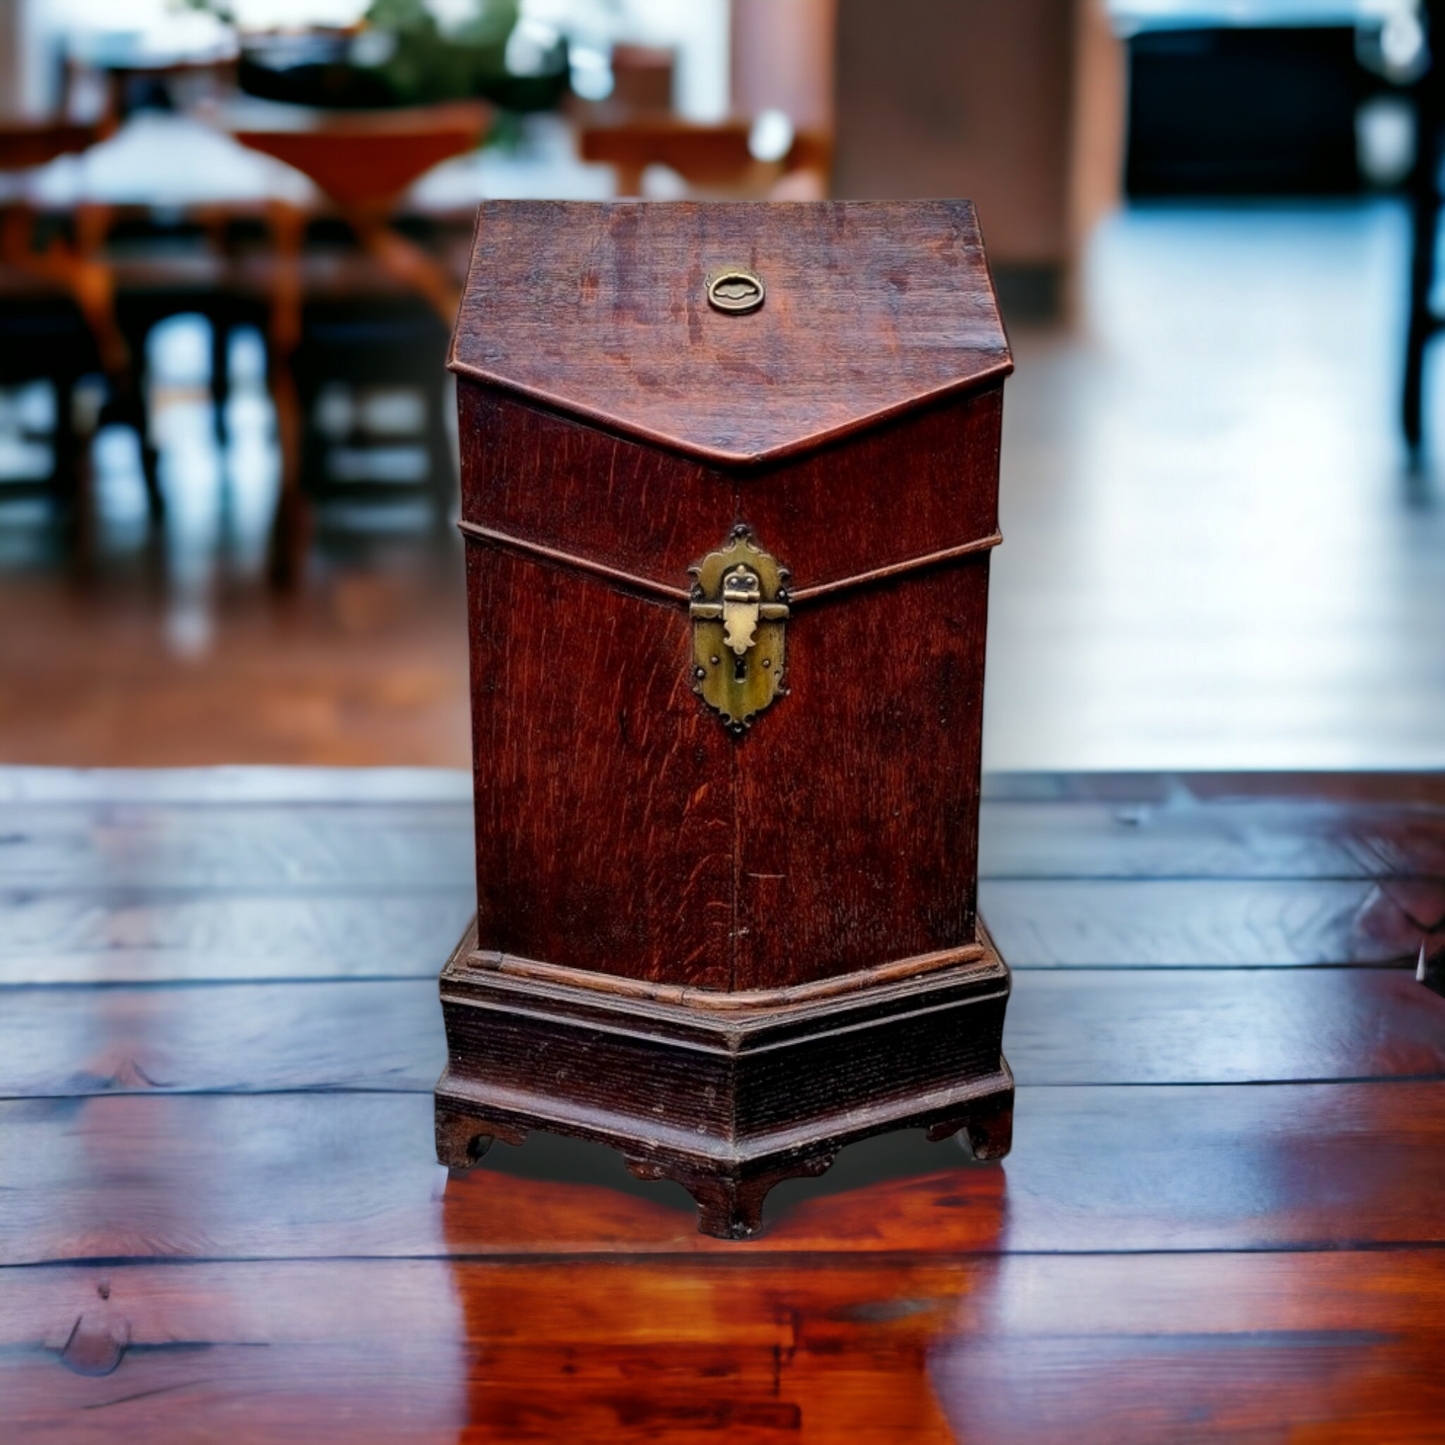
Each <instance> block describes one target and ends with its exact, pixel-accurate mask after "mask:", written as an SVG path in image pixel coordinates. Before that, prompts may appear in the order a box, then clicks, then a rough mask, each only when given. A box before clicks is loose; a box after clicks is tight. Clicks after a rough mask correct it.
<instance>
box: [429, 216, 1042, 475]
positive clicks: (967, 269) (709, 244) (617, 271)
mask: <svg viewBox="0 0 1445 1445" xmlns="http://www.w3.org/2000/svg"><path fill="white" fill-rule="evenodd" d="M579 258H580V259H579ZM726 266H747V267H750V268H751V269H753V270H754V271H756V272H757V273H758V274H760V275H761V276H762V278H763V284H764V286H765V288H766V292H767V296H766V300H765V301H764V303H763V305H762V307H761V308H760V309H758V310H756V311H753V312H751V313H749V314H747V315H726V314H723V313H720V312H717V311H714V310H713V309H712V308H711V307H710V306H709V305H708V302H707V297H706V278H707V276H708V274H709V273H710V272H713V271H716V270H717V269H718V268H720V267H726ZM860 335H866V336H868V337H869V342H870V344H869V345H868V346H865V347H859V346H857V345H856V344H848V343H849V342H851V341H853V339H855V338H857V337H858V336H860ZM451 364H452V366H453V367H454V369H455V370H456V371H457V372H458V373H459V374H460V375H462V376H463V377H467V378H472V379H475V380H478V381H482V382H486V383H491V384H499V385H503V386H506V387H508V388H511V389H514V390H516V391H519V392H521V393H522V394H524V395H527V396H529V397H532V398H533V399H536V400H539V401H542V402H550V403H553V404H557V405H561V406H564V407H566V408H567V409H568V410H569V411H571V412H572V413H573V414H575V415H579V416H583V417H586V418H588V419H589V420H592V421H596V422H600V423H602V424H603V425H610V426H614V427H617V428H620V429H624V430H626V431H628V432H630V433H632V434H634V435H637V436H640V437H643V438H646V439H648V440H650V441H653V442H660V443H662V444H664V445H667V446H670V447H674V448H678V449H681V450H685V451H690V452H692V453H693V454H695V455H697V456H699V457H701V458H702V459H704V460H708V461H712V462H719V463H723V464H735V463H738V462H749V461H755V460H759V459H762V458H765V457H776V456H778V455H779V454H783V453H786V452H789V451H795V450H798V449H800V448H803V447H808V446H816V445H818V444H819V443H820V442H822V441H824V440H827V439H829V438H832V437H836V436H838V435H839V434H842V433H846V432H848V431H850V430H852V429H855V428H857V427H858V426H859V425H861V424H863V423H866V422H868V421H870V420H874V419H877V418H879V417H882V416H886V415H888V414H889V413H891V412H895V411H897V410H898V409H900V408H902V407H904V406H907V405H909V404H910V403H915V402H917V401H919V400H920V399H922V398H925V397H928V396H932V395H937V394H940V393H947V392H951V391H957V390H959V389H961V388H970V387H978V386H979V385H980V384H982V383H986V382H989V381H997V380H998V379H1000V378H1001V377H1002V376H1003V375H1004V374H1006V373H1007V372H1008V371H1009V370H1011V369H1012V366H1013V362H1012V359H1011V357H1010V355H1009V349H1008V341H1007V339H1006V337H1005V336H1004V332H1003V324H1002V322H1001V320H1000V318H999V313H998V307H997V303H996V302H995V300H994V295H993V283H992V281H991V280H990V278H989V274H988V263H987V261H986V260H985V258H984V253H983V241H982V239H981V237H980V236H979V232H978V222H977V220H976V218H975V216H974V211H973V205H972V203H971V202H968V201H932V202H927V201H910V202H907V203H906V204H902V205H900V204H898V203H889V202H869V201H821V202H815V203H799V204H794V205H749V204H747V203H738V204H727V205H716V204H708V203H698V202H686V201H684V202H674V203H666V204H658V203H656V202H638V201H621V202H616V203H612V204H608V205H595V204H592V203H586V204H574V203H568V202H562V201H532V202H517V201H500V202H488V203H484V204H483V206H482V207H481V210H480V213H479V216H478V222H477V237H476V247H475V251H474V253H473V256H472V263H471V269H470V271H469V274H468V277H467V286H466V291H465V293H464V295H463V298H462V308H461V313H460V315H459V317H458V320H457V328H456V333H455V337H454V339H453V344H452V363H451ZM684 378H686V380H685V381H684ZM764 398H766V403H765V404H764Z"/></svg>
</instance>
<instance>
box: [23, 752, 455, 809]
mask: <svg viewBox="0 0 1445 1445" xmlns="http://www.w3.org/2000/svg"><path fill="white" fill-rule="evenodd" d="M471 797H472V774H471V771H470V770H469V769H466V768H416V767H411V768H408V767H400V768H397V767H391V768H377V767H371V768H355V767H349V768H348V767H298V766H295V765H286V766H277V765H275V764H271V763H259V764H256V763H248V764H227V765H225V766H221V767H179V768H133V767H132V768H53V767H30V766H14V765H9V766H0V804H4V805H5V806H6V808H7V810H8V808H9V807H10V806H12V805H15V804H21V803H88V804H99V805H101V806H103V807H109V806H111V805H112V804H116V803H140V804H145V805H161V804H169V803H181V804H185V805H188V806H191V805H197V804H232V803H247V804H270V803H280V804H283V805H285V806H286V807H288V808H294V807H298V806H301V805H304V804H308V803H322V804H339V805H343V806H348V807H350V806H367V805H372V804H389V803H401V804H406V805H409V804H415V803H453V804H455V803H462V804H470V802H471Z"/></svg>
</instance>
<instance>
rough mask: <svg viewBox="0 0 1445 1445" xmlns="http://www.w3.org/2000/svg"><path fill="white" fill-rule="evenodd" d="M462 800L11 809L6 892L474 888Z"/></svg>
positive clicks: (1, 871)
mask: <svg viewBox="0 0 1445 1445" xmlns="http://www.w3.org/2000/svg"><path fill="white" fill-rule="evenodd" d="M473 851H474V849H473V839H472V810H471V806H470V804H469V803H462V804H458V803H432V804H419V803H413V804H407V803H390V804H355V805H352V806H346V805H330V806H328V805H322V804H301V805H285V804H270V805H261V804H250V805H243V804H200V805H197V804H184V803H12V804H8V805H6V807H5V815H4V825H3V828H0V879H3V883H4V887H5V888H6V889H7V890H16V889H26V890H35V889H61V890H66V891H72V892H73V891H79V890H83V889H89V888H102V889H105V890H107V891H110V892H118V891H120V890H130V891H139V890H156V891H157V892H167V891H171V890H179V889H204V890H210V891H216V890H220V891H226V892H230V891H259V890H265V891H268V892H287V891H293V890H300V889H318V888H325V889H333V890H338V891H340V890H347V891H352V892H355V893H364V892H366V891H367V890H369V889H372V888H384V889H387V890H388V891H391V892H398V891H401V890H404V889H417V890H430V889H436V888H459V887H474V886H475V878H474V875H473Z"/></svg>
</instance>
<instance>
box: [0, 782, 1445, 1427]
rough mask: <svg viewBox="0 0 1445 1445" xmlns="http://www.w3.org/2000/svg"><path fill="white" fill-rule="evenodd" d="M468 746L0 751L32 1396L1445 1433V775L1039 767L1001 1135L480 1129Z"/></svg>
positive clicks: (18, 1303)
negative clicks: (465, 1164)
mask: <svg viewBox="0 0 1445 1445" xmlns="http://www.w3.org/2000/svg"><path fill="white" fill-rule="evenodd" d="M465 789H466V783H465V780H463V779H461V778H459V777H454V776H453V775H448V774H427V773H391V772H380V773H365V772H362V773H346V772H342V773H324V772H319V771H304V770H296V771H290V770H215V771H204V772H199V773H186V772H181V773H172V774H164V773H125V772H114V773H95V774H71V773H64V772H60V773H50V772H39V771H29V770H15V769H12V770H8V771H7V770H0V909H3V912H4V919H5V922H4V926H3V928H0V988H3V1007H0V1099H3V1101H0V1265H3V1268H0V1438H3V1439H4V1440H5V1441H6V1442H21V1441H23V1442H30V1441H41V1440H43V1441H65V1442H71V1441H85V1440H92V1439H93V1440H102V1439H104V1440H107V1441H130V1440H134V1441H147V1442H153V1441H166V1442H171V1441H192V1440H195V1441H200V1440H225V1441H231V1440H238V1441H295V1442H315V1441H331V1440H338V1441H339V1440H345V1441H348V1442H372V1441H375V1442H382V1441H388V1442H389V1441H400V1440H407V1441H412V1440H420V1441H433V1440H435V1441H453V1440H458V1439H466V1440H568V1441H589V1442H590V1441H604V1440H612V1439H645V1440H649V1441H682V1440H689V1441H690V1440H718V1439H726V1440H729V1441H736V1440H742V1441H774V1440H776V1441H784V1440H800V1439H801V1440H847V1441H850V1442H859V1441H864V1442H867V1441H878V1442H900V1441H947V1440H959V1441H966V1442H1029V1445H1036V1442H1054V1441H1058V1442H1065V1441H1067V1442H1071V1445H1078V1442H1095V1441H1098V1442H1111V1445H1114V1442H1135V1441H1138V1442H1149V1445H1154V1442H1160V1441H1170V1442H1173V1441H1194V1440H1200V1441H1204V1440H1208V1441H1216V1440H1240V1441H1246V1440H1247V1441H1250V1442H1255V1441H1285V1440H1289V1441H1309V1442H1322V1441H1331V1442H1333V1441H1352V1442H1360V1445H1365V1442H1368V1445H1380V1442H1391V1441H1405V1440H1412V1441H1413V1440H1445V1363H1442V1362H1445V1249H1442V1247H1441V1246H1442V1243H1445V999H1441V998H1438V997H1436V996H1435V995H1434V994H1433V993H1431V992H1429V991H1428V990H1427V989H1425V988H1424V987H1423V986H1421V985H1420V984H1417V983H1416V982H1415V980H1414V970H1413V966H1412V965H1413V960H1414V957H1415V955H1416V953H1417V951H1418V949H1419V948H1420V945H1421V943H1422V941H1423V942H1425V943H1426V944H1427V945H1428V946H1429V947H1430V948H1432V949H1433V948H1434V947H1437V946H1439V945H1440V944H1441V943H1442V942H1445V776H1413V777H1403V776H1398V775H1373V776H1368V775H1353V776H1287V775H1275V776H1263V775H1255V776H1235V777H1226V776H1219V775H1213V776H1190V777H1161V776H1155V775H1135V776H1045V775H1037V776H1022V775H1019V776H1010V777H1001V778H995V779H993V780H992V781H991V783H990V787H989V790H988V798H987V802H986V805H985V812H984V854H983V857H984V865H983V871H984V874H985V876H986V883H985V885H984V888H983V899H984V905H985V908H986V911H987V916H988V919H989V923H990V925H991V927H992V929H993V931H994V933H995V935H996V936H997V938H998V940H999V943H1000V945H1001V947H1002V949H1003V951H1004V953H1005V956H1006V957H1007V958H1008V959H1009V961H1010V962H1011V963H1012V964H1013V966H1014V968H1015V969H1016V970H1017V972H1016V982H1015V992H1014V998H1013V1001H1012V1003H1011V1005H1010V1009H1009V1019H1008V1029H1007V1034H1006V1036H1005V1048H1006V1050H1007V1052H1008V1056H1009V1059H1010V1061H1011V1062H1012V1064H1013V1067H1014V1070H1015V1072H1016V1074H1017V1076H1018V1081H1019V1093H1018V1111H1017V1120H1016V1129H1015V1144H1014V1152H1013V1153H1012V1154H1011V1155H1010V1156H1009V1158H1008V1159H1007V1160H1006V1161H1005V1162H1004V1163H1003V1165H1002V1166H998V1165H987V1166H981V1165H973V1164H971V1163H970V1162H969V1161H967V1160H966V1159H965V1158H964V1157H963V1155H962V1154H961V1152H960V1151H959V1150H958V1148H957V1146H956V1145H953V1144H951V1143H950V1144H944V1145H931V1144H928V1143H927V1142H926V1141H924V1140H923V1138H922V1137H921V1136H909V1135H899V1136H892V1137H888V1138H883V1139H879V1140H875V1141H872V1142H871V1143H868V1144H864V1145H860V1146H857V1147H855V1148H853V1149H850V1150H848V1151H845V1153H844V1154H843V1155H842V1156H841V1157H840V1158H839V1161H838V1163H837V1164H836V1166H835V1167H834V1169H833V1170H832V1171H831V1173H829V1174H827V1175H824V1176H823V1177H821V1178H819V1179H814V1180H799V1181H795V1182H793V1183H790V1184H785V1185H783V1186H782V1187H781V1188H779V1189H778V1190H776V1191H775V1192H774V1194H773V1195H772V1196H771V1198H770V1200H769V1213H768V1219H769V1221H770V1225H769V1228H768V1229H767V1231H766V1233H765V1234H764V1235H763V1237H761V1238H760V1239H758V1240H755V1241H752V1242H749V1243H745V1244H729V1243H724V1242H720V1241H717V1240H712V1239H708V1238H705V1237H702V1236H700V1235H698V1234H696V1233H695V1232H694V1231H693V1223H694V1211H693V1210H692V1208H691V1205H690V1203H689V1201H688V1200H687V1199H686V1198H685V1197H684V1196H683V1195H682V1194H681V1192H680V1191H679V1190H678V1189H677V1188H676V1187H675V1186H669V1185H655V1184H653V1185H649V1184H642V1183H639V1182H638V1181H636V1180H633V1179H631V1178H630V1176H628V1174H627V1173H626V1171H625V1170H624V1168H623V1166H622V1163H621V1161H620V1159H618V1158H617V1157H615V1156H614V1155H612V1154H610V1153H609V1152H607V1151H606V1150H603V1149H600V1148H591V1147H588V1146H583V1145H579V1144H575V1143H569V1142H565V1141H559V1140H553V1139H549V1138H546V1137H544V1136H536V1137H534V1138H533V1139H531V1140H529V1141H528V1143H527V1144H526V1146H525V1147H524V1148H522V1149H520V1150H517V1149H511V1148H508V1147H505V1146H501V1145H499V1146H497V1147H496V1148H495V1149H493V1151H492V1153H491V1154H489V1155H488V1156H487V1158H486V1160H485V1161H484V1165H483V1167H482V1168H480V1169H478V1170H477V1171H475V1172H474V1173H472V1174H471V1175H469V1176H467V1177H466V1178H457V1179H448V1177H447V1175H446V1174H445V1172H444V1171H443V1170H441V1169H439V1168H438V1167H437V1165H436V1164H435V1163H434V1161H433V1154H432V1139H431V1097H430V1089H431V1087H432V1084H433V1083H434V1081H435V1079H436V1076H437V1074H438V1073H439V1071H440V1069H441V1066H442V1063H443V1059H444V1047H443V1040H442V1030H441V1015H440V1012H439V1009H438V1003H437V992H436V983H435V974H436V971H437V969H438V967H439V966H440V964H441V962H442V960H443V958H444V956H445V954H446V951H447V949H448V948H449V946H450V945H451V944H452V942H453V941H454V939H455V937H456V935H457V934H458V933H459V932H460V930H461V927H462V924H463V922H464V920H465V918H466V915H467V913H468V911H469V907H470V893H471V887H470V882H469V878H468V873H469V869H470V853H471V844H470V838H469V826H470V807H469V805H468V803H467V799H466V791H465Z"/></svg>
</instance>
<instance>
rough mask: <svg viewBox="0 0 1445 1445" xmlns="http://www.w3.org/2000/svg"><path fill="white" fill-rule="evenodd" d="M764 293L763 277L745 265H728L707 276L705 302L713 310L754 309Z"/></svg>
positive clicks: (734, 311) (738, 310)
mask: <svg viewBox="0 0 1445 1445" xmlns="http://www.w3.org/2000/svg"><path fill="white" fill-rule="evenodd" d="M766 294H767V293H766V291H765V290H764V287H763V278H762V277H761V276H759V275H758V273H757V272H756V271H749V270H748V268H747V267H746V266H728V267H726V268H725V269H724V270H721V271H714V272H713V273H712V274H711V275H710V276H709V277H708V278H707V304H708V305H709V306H711V307H712V308H713V310H715V311H730V312H733V313H734V314H738V313H742V312H746V311H756V310H757V309H758V307H759V306H761V305H762V304H763V298H764V297H765V296H766Z"/></svg>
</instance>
